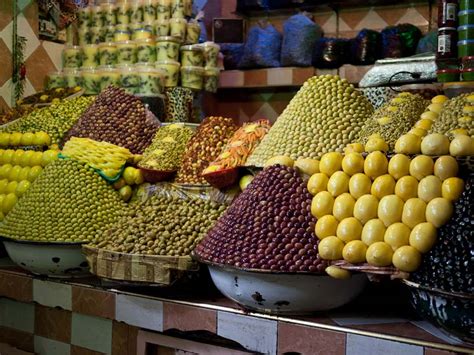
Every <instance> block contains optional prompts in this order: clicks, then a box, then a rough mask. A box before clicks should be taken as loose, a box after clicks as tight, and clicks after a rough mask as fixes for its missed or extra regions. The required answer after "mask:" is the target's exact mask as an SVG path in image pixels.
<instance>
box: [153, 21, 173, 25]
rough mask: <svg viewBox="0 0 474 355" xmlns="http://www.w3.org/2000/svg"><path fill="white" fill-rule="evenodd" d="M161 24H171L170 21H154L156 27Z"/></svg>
mask: <svg viewBox="0 0 474 355" xmlns="http://www.w3.org/2000/svg"><path fill="white" fill-rule="evenodd" d="M161 23H170V21H169V20H155V21H153V24H154V25H159V24H161Z"/></svg>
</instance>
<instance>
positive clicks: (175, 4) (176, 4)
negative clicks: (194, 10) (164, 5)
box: [171, 0, 184, 19]
mask: <svg viewBox="0 0 474 355" xmlns="http://www.w3.org/2000/svg"><path fill="white" fill-rule="evenodd" d="M171 18H183V19H184V0H171Z"/></svg>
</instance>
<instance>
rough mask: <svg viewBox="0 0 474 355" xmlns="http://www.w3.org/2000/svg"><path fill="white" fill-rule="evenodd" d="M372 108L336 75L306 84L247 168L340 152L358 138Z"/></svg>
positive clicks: (324, 76)
mask: <svg viewBox="0 0 474 355" xmlns="http://www.w3.org/2000/svg"><path fill="white" fill-rule="evenodd" d="M372 112H373V107H372V105H371V104H370V102H369V101H368V99H367V98H366V97H365V96H364V95H363V94H361V93H360V92H358V91H356V90H355V89H354V87H353V86H352V85H351V84H349V83H348V82H347V80H345V79H341V78H339V76H333V75H321V76H314V77H312V78H311V79H309V80H307V81H306V82H305V83H304V84H303V86H302V87H301V89H300V90H299V91H298V93H297V94H296V95H295V97H294V98H293V99H292V100H291V101H290V103H289V105H288V106H287V107H286V108H285V110H284V111H283V113H282V114H281V115H280V117H279V118H278V119H277V121H276V122H275V124H274V125H273V127H272V128H271V129H270V131H269V132H268V134H267V135H266V136H265V137H264V138H263V140H262V143H260V145H259V146H258V147H257V148H256V149H255V151H254V152H253V154H252V155H251V156H250V157H249V159H248V160H247V163H246V165H247V166H258V167H263V166H264V164H265V162H266V161H267V160H268V159H270V158H272V157H274V156H277V155H286V156H289V157H291V158H292V159H293V160H296V159H298V158H308V157H309V158H317V157H320V156H321V155H323V154H324V153H326V152H331V151H341V152H342V150H343V148H344V147H345V146H346V145H347V144H348V143H350V142H351V141H353V140H354V139H355V138H357V136H358V134H359V131H360V129H361V127H362V126H363V124H364V123H365V121H366V120H367V118H368V117H369V116H370V115H371V114H372Z"/></svg>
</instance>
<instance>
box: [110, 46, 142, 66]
mask: <svg viewBox="0 0 474 355" xmlns="http://www.w3.org/2000/svg"><path fill="white" fill-rule="evenodd" d="M115 45H116V47H117V64H119V65H120V64H133V63H136V61H137V44H136V43H135V42H134V41H121V42H116V43H115Z"/></svg>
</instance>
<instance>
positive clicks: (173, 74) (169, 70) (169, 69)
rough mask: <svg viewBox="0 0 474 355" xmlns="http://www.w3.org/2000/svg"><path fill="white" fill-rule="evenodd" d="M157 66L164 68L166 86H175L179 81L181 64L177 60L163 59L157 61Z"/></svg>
mask: <svg viewBox="0 0 474 355" xmlns="http://www.w3.org/2000/svg"><path fill="white" fill-rule="evenodd" d="M155 66H156V68H158V69H162V70H163V71H164V73H165V82H164V84H165V86H166V87H175V86H178V82H179V69H180V67H181V64H179V62H177V61H175V60H163V61H159V62H156V64H155Z"/></svg>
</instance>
